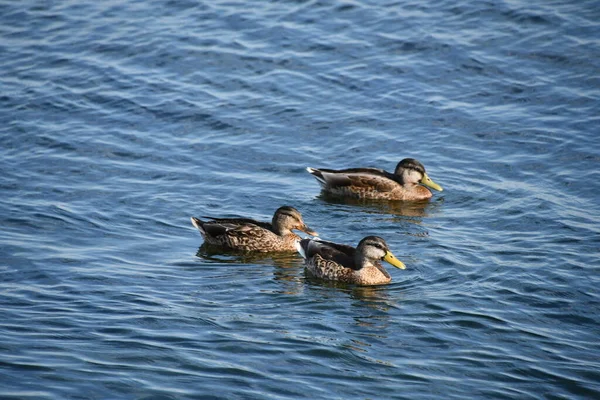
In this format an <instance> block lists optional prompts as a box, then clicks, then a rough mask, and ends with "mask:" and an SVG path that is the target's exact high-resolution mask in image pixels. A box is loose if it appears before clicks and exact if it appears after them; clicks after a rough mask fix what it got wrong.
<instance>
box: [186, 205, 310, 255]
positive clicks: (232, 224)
mask: <svg viewBox="0 0 600 400" xmlns="http://www.w3.org/2000/svg"><path fill="white" fill-rule="evenodd" d="M203 218H207V219H210V220H209V221H203V220H201V219H199V218H195V217H192V224H193V225H194V226H195V227H196V228H198V230H199V231H200V233H201V234H202V237H203V238H204V241H205V242H206V243H208V244H210V245H216V246H222V247H224V248H227V249H232V250H242V251H261V252H268V251H293V250H295V249H296V247H295V244H296V243H297V242H298V241H299V240H300V239H301V238H300V236H298V235H296V234H295V233H293V232H292V229H298V230H301V231H303V232H306V233H308V234H309V235H313V236H316V235H317V233H316V232H314V231H313V230H311V229H310V228H309V227H308V226H306V224H305V223H304V221H303V220H302V215H301V214H300V212H299V211H298V210H296V209H295V208H293V207H289V206H283V207H280V208H279V209H277V211H275V214H274V215H273V220H272V221H271V223H268V222H260V221H255V220H253V219H249V218H212V217H203Z"/></svg>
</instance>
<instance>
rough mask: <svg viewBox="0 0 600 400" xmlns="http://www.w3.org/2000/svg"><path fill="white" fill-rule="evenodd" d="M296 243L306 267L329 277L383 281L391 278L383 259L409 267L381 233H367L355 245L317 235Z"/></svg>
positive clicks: (361, 282) (344, 280)
mask: <svg viewBox="0 0 600 400" xmlns="http://www.w3.org/2000/svg"><path fill="white" fill-rule="evenodd" d="M296 247H297V250H298V253H300V255H301V256H302V258H304V266H305V268H306V270H307V271H308V272H309V273H310V274H311V275H313V276H315V277H317V278H320V279H324V280H329V281H335V282H340V283H350V284H356V285H361V286H366V285H383V284H386V283H389V282H391V280H392V277H391V276H390V274H389V273H388V272H387V271H386V270H385V268H384V267H383V266H382V265H381V263H380V260H384V261H386V262H388V263H390V264H391V265H393V266H394V267H396V268H400V269H405V268H406V266H405V265H404V263H403V262H402V261H400V260H398V259H397V258H396V257H395V256H394V255H393V254H392V252H391V251H390V249H389V248H388V245H387V243H386V242H385V240H383V239H382V238H381V237H379V236H367V237H365V238H364V239H362V240H361V241H360V242H359V243H358V246H357V247H356V248H354V247H352V246H348V245H345V244H339V243H333V242H327V241H324V240H318V239H302V240H300V242H298V243H297V245H296Z"/></svg>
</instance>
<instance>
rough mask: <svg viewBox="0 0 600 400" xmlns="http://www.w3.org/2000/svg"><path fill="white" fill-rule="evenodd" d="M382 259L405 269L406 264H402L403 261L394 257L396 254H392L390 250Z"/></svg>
mask: <svg viewBox="0 0 600 400" xmlns="http://www.w3.org/2000/svg"><path fill="white" fill-rule="evenodd" d="M383 261H387V262H389V263H390V264H392V265H393V266H394V267H396V268H400V269H406V265H404V263H403V262H402V261H400V260H398V259H397V258H396V256H395V255H393V254H392V252H390V251H388V252H387V253H385V257H383Z"/></svg>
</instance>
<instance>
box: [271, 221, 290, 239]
mask: <svg viewBox="0 0 600 400" xmlns="http://www.w3.org/2000/svg"><path fill="white" fill-rule="evenodd" d="M271 226H272V227H273V232H275V234H276V235H278V236H287V235H289V234H291V233H292V231H291V230H289V229H288V228H286V227H284V226H282V225H281V224H277V223H276V222H275V221H273V223H272V224H271Z"/></svg>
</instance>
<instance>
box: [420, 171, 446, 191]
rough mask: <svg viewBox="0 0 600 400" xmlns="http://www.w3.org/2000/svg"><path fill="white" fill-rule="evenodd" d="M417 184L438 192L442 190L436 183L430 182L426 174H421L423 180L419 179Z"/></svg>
mask: <svg viewBox="0 0 600 400" xmlns="http://www.w3.org/2000/svg"><path fill="white" fill-rule="evenodd" d="M419 183H420V184H421V185H423V186H427V187H430V188H432V189H435V190H438V191H440V192H441V191H442V190H444V189H442V187H441V186H440V185H438V184H437V183H435V182H434V181H432V180H431V178H430V177H429V175H427V174H423V179H421V180H420V181H419Z"/></svg>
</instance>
